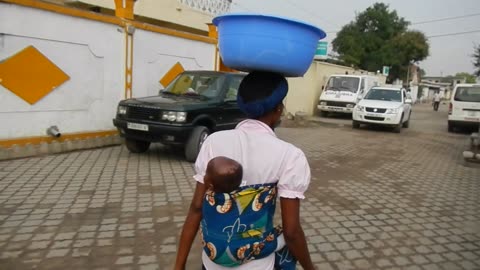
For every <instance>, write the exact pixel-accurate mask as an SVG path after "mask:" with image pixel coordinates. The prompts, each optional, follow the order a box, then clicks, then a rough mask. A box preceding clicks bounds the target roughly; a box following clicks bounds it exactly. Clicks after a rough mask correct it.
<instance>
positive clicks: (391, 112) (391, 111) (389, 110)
mask: <svg viewBox="0 0 480 270" xmlns="http://www.w3.org/2000/svg"><path fill="white" fill-rule="evenodd" d="M399 111H400V109H399V108H396V109H387V111H386V113H388V114H397V113H398V112H399Z"/></svg>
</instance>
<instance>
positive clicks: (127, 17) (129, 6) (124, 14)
mask: <svg viewBox="0 0 480 270" xmlns="http://www.w3.org/2000/svg"><path fill="white" fill-rule="evenodd" d="M135 1H136V0H115V16H117V17H119V18H121V19H122V20H124V22H125V23H124V25H123V28H124V29H123V30H124V33H125V98H131V97H132V85H133V34H134V33H135V27H134V26H133V25H132V24H131V23H130V22H131V21H133V20H134V12H133V11H134V6H135Z"/></svg>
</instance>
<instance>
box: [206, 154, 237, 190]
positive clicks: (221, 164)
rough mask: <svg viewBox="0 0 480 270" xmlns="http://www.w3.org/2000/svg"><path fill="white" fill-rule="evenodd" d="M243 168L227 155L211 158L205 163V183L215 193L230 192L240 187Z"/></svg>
mask: <svg viewBox="0 0 480 270" xmlns="http://www.w3.org/2000/svg"><path fill="white" fill-rule="evenodd" d="M242 177H243V168H242V165H240V163H238V162H236V161H235V160H233V159H230V158H227V157H222V156H220V157H216V158H213V159H211V160H210V161H209V162H208V165H207V171H206V174H205V184H206V185H207V188H210V187H212V188H213V191H214V192H215V193H230V192H232V191H234V190H236V189H238V188H239V187H240V184H241V183H242Z"/></svg>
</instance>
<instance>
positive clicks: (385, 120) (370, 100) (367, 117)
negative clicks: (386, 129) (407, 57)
mask: <svg viewBox="0 0 480 270" xmlns="http://www.w3.org/2000/svg"><path fill="white" fill-rule="evenodd" d="M411 114H412V100H411V99H410V98H408V96H407V92H406V91H405V89H401V88H397V87H373V88H372V89H371V90H370V91H369V92H368V93H367V95H365V97H364V98H363V99H362V100H360V101H359V102H358V103H357V105H356V106H355V108H354V110H353V124H352V126H353V128H359V127H360V125H361V124H372V125H387V126H391V127H393V128H394V131H395V132H397V133H399V132H400V131H401V130H402V127H404V128H408V126H409V123H410V116H411Z"/></svg>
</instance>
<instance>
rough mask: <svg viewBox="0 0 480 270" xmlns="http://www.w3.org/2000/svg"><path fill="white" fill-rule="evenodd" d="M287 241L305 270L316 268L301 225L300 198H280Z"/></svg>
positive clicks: (284, 233)
mask: <svg viewBox="0 0 480 270" xmlns="http://www.w3.org/2000/svg"><path fill="white" fill-rule="evenodd" d="M280 205H281V208H282V225H283V235H284V237H285V243H286V244H287V247H288V249H289V250H290V252H291V253H292V254H293V256H294V257H295V258H296V259H297V260H298V262H299V263H300V265H301V266H302V267H303V269H304V270H313V269H315V268H314V266H313V263H312V259H311V258H310V253H309V251H308V247H307V241H306V239H305V234H304V233H303V229H302V226H301V225H300V200H299V199H288V198H280Z"/></svg>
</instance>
